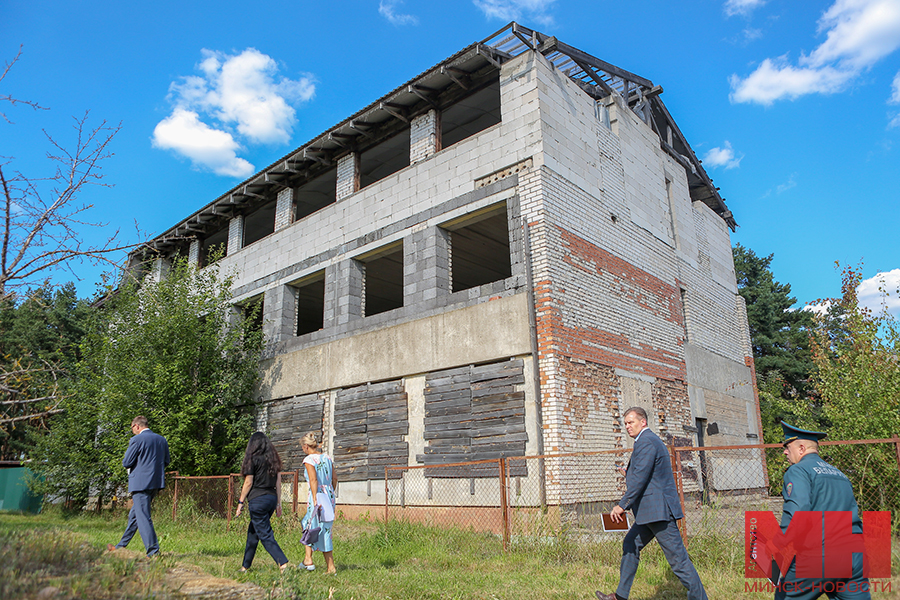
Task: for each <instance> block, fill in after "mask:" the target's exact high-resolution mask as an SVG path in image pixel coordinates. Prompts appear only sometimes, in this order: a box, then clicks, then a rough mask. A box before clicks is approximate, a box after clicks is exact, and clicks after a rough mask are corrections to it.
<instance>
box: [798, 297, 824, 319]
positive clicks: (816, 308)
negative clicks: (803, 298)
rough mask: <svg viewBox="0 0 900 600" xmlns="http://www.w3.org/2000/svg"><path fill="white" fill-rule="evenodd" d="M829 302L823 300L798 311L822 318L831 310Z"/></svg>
mask: <svg viewBox="0 0 900 600" xmlns="http://www.w3.org/2000/svg"><path fill="white" fill-rule="evenodd" d="M831 304H832V303H831V300H823V301H822V302H819V303H817V304H807V305H806V306H804V307H803V308H802V309H800V310H805V311H806V312H811V313H813V314H814V315H818V316H820V317H824V316H825V315H827V314H828V309H830V308H831Z"/></svg>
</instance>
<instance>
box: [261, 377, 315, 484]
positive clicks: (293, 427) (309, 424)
mask: <svg viewBox="0 0 900 600" xmlns="http://www.w3.org/2000/svg"><path fill="white" fill-rule="evenodd" d="M324 411H325V395H324V394H306V395H305V396H295V397H293V398H285V399H283V400H275V401H274V402H272V403H271V404H269V406H268V407H267V419H266V429H267V430H268V434H269V439H270V440H271V441H272V444H273V445H274V446H275V449H276V450H278V454H279V455H281V461H282V463H284V466H283V468H284V470H285V471H293V470H295V469H300V468H302V465H303V459H304V458H305V457H306V455H305V454H304V453H303V450H301V449H300V438H302V437H303V436H304V435H306V434H307V433H309V432H310V431H315V432H316V433H318V434H319V435H321V434H322V424H323V416H324Z"/></svg>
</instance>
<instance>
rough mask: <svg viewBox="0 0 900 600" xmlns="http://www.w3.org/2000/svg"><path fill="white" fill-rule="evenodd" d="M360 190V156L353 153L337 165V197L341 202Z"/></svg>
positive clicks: (340, 160) (339, 160) (341, 159)
mask: <svg viewBox="0 0 900 600" xmlns="http://www.w3.org/2000/svg"><path fill="white" fill-rule="evenodd" d="M357 190H359V154H357V153H356V152H351V153H350V154H348V155H347V156H345V157H343V158H340V159H338V163H337V188H336V190H335V196H336V198H337V201H338V202H340V201H341V200H343V199H344V198H346V197H347V196H349V195H351V194H354V193H356V191H357Z"/></svg>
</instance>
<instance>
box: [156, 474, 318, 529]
mask: <svg viewBox="0 0 900 600" xmlns="http://www.w3.org/2000/svg"><path fill="white" fill-rule="evenodd" d="M279 475H280V476H281V503H282V507H283V508H284V509H285V510H289V511H290V514H292V515H296V516H302V514H304V513H305V512H306V493H307V486H306V481H305V479H304V478H303V475H302V473H301V471H299V470H297V471H282V472H281V473H279ZM243 481H244V477H243V476H242V475H240V474H238V473H232V474H230V475H214V476H205V477H189V476H185V475H180V474H179V473H178V472H177V471H174V472H171V473H166V487H165V488H164V489H163V490H161V491H160V494H159V496H158V497H157V499H156V506H157V507H160V508H164V509H167V510H171V515H172V520H176V521H177V520H178V519H185V518H195V517H214V518H223V519H225V522H226V526H230V524H231V519H232V517H233V516H234V511H235V509H236V508H237V501H238V500H239V499H240V494H241V486H242V485H243ZM301 496H302V497H301ZM157 510H159V508H157Z"/></svg>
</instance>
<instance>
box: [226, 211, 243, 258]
mask: <svg viewBox="0 0 900 600" xmlns="http://www.w3.org/2000/svg"><path fill="white" fill-rule="evenodd" d="M243 246H244V215H238V216H236V217H234V218H233V219H231V220H230V221H229V222H228V249H227V250H226V251H225V255H226V256H231V255H232V254H234V253H235V252H237V251H238V250H240V249H241V248H243Z"/></svg>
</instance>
